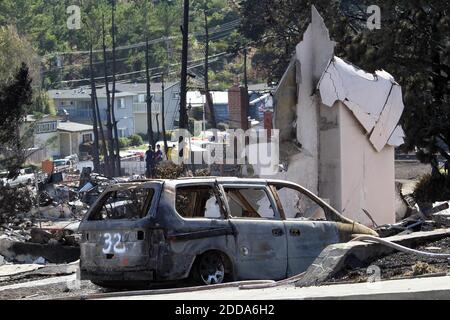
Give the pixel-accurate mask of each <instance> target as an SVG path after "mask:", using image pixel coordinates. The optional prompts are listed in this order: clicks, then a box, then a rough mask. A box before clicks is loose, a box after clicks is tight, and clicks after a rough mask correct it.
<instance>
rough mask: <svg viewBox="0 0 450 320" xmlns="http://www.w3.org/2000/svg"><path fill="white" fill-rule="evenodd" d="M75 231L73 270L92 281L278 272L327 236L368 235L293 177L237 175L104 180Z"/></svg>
mask: <svg viewBox="0 0 450 320" xmlns="http://www.w3.org/2000/svg"><path fill="white" fill-rule="evenodd" d="M80 232H81V233H82V235H83V236H82V243H81V262H80V264H81V277H82V279H85V280H91V281H93V282H95V283H97V284H100V285H108V284H110V283H113V282H114V283H127V282H135V281H137V282H162V281H170V280H180V279H186V278H190V277H192V279H195V280H196V281H197V282H199V283H200V284H215V283H221V282H224V281H227V280H253V279H273V280H279V279H283V278H286V277H289V276H293V275H296V274H299V273H301V272H303V271H305V270H306V269H307V268H308V266H309V265H310V264H311V263H312V262H313V261H314V259H315V258H316V257H317V256H318V255H319V254H320V252H321V251H322V250H323V249H324V248H325V247H326V246H328V245H330V244H333V243H339V242H345V241H348V240H350V239H351V238H352V237H353V236H354V235H356V234H372V235H376V233H375V232H374V231H373V230H371V229H369V228H367V227H365V226H363V225H360V224H358V223H355V222H353V221H351V220H349V219H347V218H345V217H343V216H342V215H340V214H339V213H338V212H337V211H336V210H334V209H333V208H332V207H330V206H329V205H328V204H327V203H325V202H324V201H322V200H321V199H320V198H318V197H316V196H315V195H314V194H312V193H311V192H309V191H308V190H306V189H304V188H303V187H301V186H299V185H296V184H293V183H289V182H285V181H277V180H262V179H238V178H201V179H198V178H189V179H178V180H152V181H147V182H135V183H125V184H117V185H113V186H110V187H108V188H107V189H106V190H105V191H104V192H103V194H102V195H101V196H100V197H99V199H98V200H97V201H96V203H95V204H94V205H93V206H92V207H91V209H90V211H89V212H88V213H87V215H86V216H85V218H84V220H83V221H82V223H81V224H80Z"/></svg>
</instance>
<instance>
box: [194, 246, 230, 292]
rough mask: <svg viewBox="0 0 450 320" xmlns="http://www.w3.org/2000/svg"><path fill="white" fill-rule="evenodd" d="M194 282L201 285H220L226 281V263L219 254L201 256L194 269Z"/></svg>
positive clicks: (208, 253)
mask: <svg viewBox="0 0 450 320" xmlns="http://www.w3.org/2000/svg"><path fill="white" fill-rule="evenodd" d="M193 275H194V280H195V281H196V282H197V283H198V284H200V285H211V284H220V283H223V282H224V281H225V261H224V258H223V256H222V255H221V254H220V253H218V252H207V253H205V254H203V255H201V256H200V257H199V258H198V260H197V262H196V265H195V268H194V274H193Z"/></svg>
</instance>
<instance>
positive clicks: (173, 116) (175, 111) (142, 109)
mask: <svg viewBox="0 0 450 320" xmlns="http://www.w3.org/2000/svg"><path fill="white" fill-rule="evenodd" d="M116 88H117V90H118V91H124V92H131V93H133V94H134V96H133V102H132V113H133V119H134V123H133V126H134V130H135V133H143V134H146V133H147V102H146V101H147V85H146V84H145V83H118V84H117V86H116ZM150 92H151V95H152V129H153V132H161V131H162V114H161V112H162V107H161V106H162V83H156V82H155V83H151V85H150ZM164 111H165V125H166V130H173V129H175V128H176V127H178V119H179V113H180V112H179V111H180V83H179V82H168V83H166V84H165V86H164ZM158 129H159V130H158Z"/></svg>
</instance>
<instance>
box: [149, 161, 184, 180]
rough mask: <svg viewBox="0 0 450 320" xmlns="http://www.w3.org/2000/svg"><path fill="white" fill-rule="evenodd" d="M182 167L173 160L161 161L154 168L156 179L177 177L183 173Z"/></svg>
mask: <svg viewBox="0 0 450 320" xmlns="http://www.w3.org/2000/svg"><path fill="white" fill-rule="evenodd" d="M183 171H184V168H183V166H181V165H176V164H175V163H173V162H163V163H160V164H158V165H157V166H156V168H155V178H156V179H177V178H179V177H181V176H182V175H183Z"/></svg>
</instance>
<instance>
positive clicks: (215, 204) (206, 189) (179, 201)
mask: <svg viewBox="0 0 450 320" xmlns="http://www.w3.org/2000/svg"><path fill="white" fill-rule="evenodd" d="M175 208H176V211H177V212H178V214H179V215H180V216H182V217H183V218H186V219H201V218H207V219H223V218H224V214H223V212H224V210H223V209H222V208H221V204H220V201H219V199H218V197H217V195H216V191H215V189H214V187H213V186H210V185H196V186H180V187H177V189H176V200H175Z"/></svg>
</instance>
